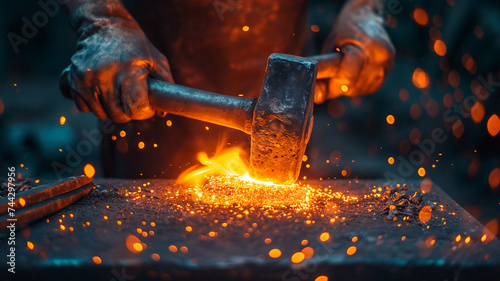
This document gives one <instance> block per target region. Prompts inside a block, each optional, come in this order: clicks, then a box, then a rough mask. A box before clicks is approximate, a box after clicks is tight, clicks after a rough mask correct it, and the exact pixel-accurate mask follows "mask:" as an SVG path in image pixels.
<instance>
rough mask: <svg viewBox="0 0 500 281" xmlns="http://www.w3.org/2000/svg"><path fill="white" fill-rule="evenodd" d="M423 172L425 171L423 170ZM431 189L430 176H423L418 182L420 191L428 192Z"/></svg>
mask: <svg viewBox="0 0 500 281" xmlns="http://www.w3.org/2000/svg"><path fill="white" fill-rule="evenodd" d="M424 173H425V172H424ZM431 190H432V180H431V179H430V178H425V179H423V180H422V182H421V183H420V191H422V192H423V193H429V192H430V191H431Z"/></svg>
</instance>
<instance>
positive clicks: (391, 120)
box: [385, 114, 396, 125]
mask: <svg viewBox="0 0 500 281" xmlns="http://www.w3.org/2000/svg"><path fill="white" fill-rule="evenodd" d="M385 120H386V121H387V123H389V124H391V125H392V124H394V121H396V119H395V118H394V116H392V115H390V114H389V115H387V118H385Z"/></svg>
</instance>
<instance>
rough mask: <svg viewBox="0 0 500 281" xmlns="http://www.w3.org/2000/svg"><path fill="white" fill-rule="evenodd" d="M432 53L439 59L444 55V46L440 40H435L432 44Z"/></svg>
mask: <svg viewBox="0 0 500 281" xmlns="http://www.w3.org/2000/svg"><path fill="white" fill-rule="evenodd" d="M434 51H435V52H436V54H438V55H439V56H441V57H444V55H446V44H445V43H444V42H443V41H441V40H436V41H435V42H434Z"/></svg>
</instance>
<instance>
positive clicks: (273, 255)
mask: <svg viewBox="0 0 500 281" xmlns="http://www.w3.org/2000/svg"><path fill="white" fill-rule="evenodd" d="M269 256H270V257H271V258H273V259H277V258H279V257H281V251H280V250H279V249H272V250H271V251H269Z"/></svg>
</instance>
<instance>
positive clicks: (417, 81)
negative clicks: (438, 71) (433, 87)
mask: <svg viewBox="0 0 500 281" xmlns="http://www.w3.org/2000/svg"><path fill="white" fill-rule="evenodd" d="M412 82H413V85H415V87H417V88H419V89H425V88H427V87H428V86H429V76H428V75H427V73H425V71H423V70H422V69H420V68H416V69H415V71H414V72H413V76H412Z"/></svg>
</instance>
